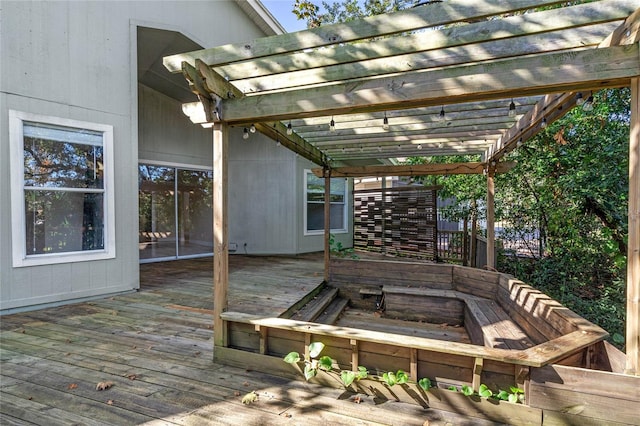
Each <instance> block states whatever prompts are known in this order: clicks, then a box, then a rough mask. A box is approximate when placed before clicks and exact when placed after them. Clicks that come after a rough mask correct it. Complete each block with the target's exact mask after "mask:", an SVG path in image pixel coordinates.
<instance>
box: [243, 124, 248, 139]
mask: <svg viewBox="0 0 640 426" xmlns="http://www.w3.org/2000/svg"><path fill="white" fill-rule="evenodd" d="M242 139H245V140H246V139H249V129H247V128H246V127H245V128H244V130H243V131H242Z"/></svg>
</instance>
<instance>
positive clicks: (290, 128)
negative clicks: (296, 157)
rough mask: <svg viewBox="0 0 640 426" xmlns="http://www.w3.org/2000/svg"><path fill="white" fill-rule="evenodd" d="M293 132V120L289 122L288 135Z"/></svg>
mask: <svg viewBox="0 0 640 426" xmlns="http://www.w3.org/2000/svg"><path fill="white" fill-rule="evenodd" d="M292 134H293V127H291V122H289V124H287V135H289V136H291V135H292Z"/></svg>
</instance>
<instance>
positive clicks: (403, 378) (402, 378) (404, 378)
mask: <svg viewBox="0 0 640 426" xmlns="http://www.w3.org/2000/svg"><path fill="white" fill-rule="evenodd" d="M408 381H409V375H408V374H407V373H405V372H404V370H398V371H397V372H396V383H397V384H399V385H403V384H405V383H407V382H408Z"/></svg>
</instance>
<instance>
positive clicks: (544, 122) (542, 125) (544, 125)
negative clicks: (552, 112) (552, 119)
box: [540, 117, 547, 129]
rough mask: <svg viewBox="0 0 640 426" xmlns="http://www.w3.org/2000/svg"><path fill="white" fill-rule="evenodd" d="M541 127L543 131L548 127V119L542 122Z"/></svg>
mask: <svg viewBox="0 0 640 426" xmlns="http://www.w3.org/2000/svg"><path fill="white" fill-rule="evenodd" d="M540 127H542V128H543V129H544V128H545V127H547V119H546V117H545V118H543V119H542V122H541V123H540Z"/></svg>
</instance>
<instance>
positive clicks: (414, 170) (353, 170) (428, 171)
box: [311, 161, 515, 177]
mask: <svg viewBox="0 0 640 426" xmlns="http://www.w3.org/2000/svg"><path fill="white" fill-rule="evenodd" d="M514 166H515V163H514V162H512V161H507V162H500V163H498V164H496V166H495V170H496V172H497V173H504V172H507V171H509V170H511V168H513V167H514ZM486 170H487V163H447V164H414V165H401V166H362V167H355V166H354V167H336V168H332V169H331V177H386V176H427V175H469V174H482V173H484V172H485V171H486ZM311 171H312V172H313V174H314V175H316V176H318V177H323V173H324V169H321V168H315V169H312V170H311Z"/></svg>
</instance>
